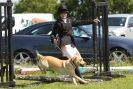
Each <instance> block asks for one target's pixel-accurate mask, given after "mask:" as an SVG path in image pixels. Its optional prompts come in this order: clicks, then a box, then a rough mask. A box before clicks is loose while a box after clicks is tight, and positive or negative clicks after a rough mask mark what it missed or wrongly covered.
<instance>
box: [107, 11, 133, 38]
mask: <svg viewBox="0 0 133 89" xmlns="http://www.w3.org/2000/svg"><path fill="white" fill-rule="evenodd" d="M108 18H109V19H108V21H109V31H110V32H112V33H113V34H114V35H116V36H125V37H132V38H133V36H131V33H132V35H133V14H112V15H109V16H108Z"/></svg>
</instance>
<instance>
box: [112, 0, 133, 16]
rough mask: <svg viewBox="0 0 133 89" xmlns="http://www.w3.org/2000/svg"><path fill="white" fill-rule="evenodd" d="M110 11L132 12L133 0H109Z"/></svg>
mask: <svg viewBox="0 0 133 89" xmlns="http://www.w3.org/2000/svg"><path fill="white" fill-rule="evenodd" d="M109 11H110V13H133V0H109Z"/></svg>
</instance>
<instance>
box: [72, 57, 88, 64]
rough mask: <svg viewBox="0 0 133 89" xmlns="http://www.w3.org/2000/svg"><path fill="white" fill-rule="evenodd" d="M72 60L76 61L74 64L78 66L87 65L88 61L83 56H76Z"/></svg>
mask: <svg viewBox="0 0 133 89" xmlns="http://www.w3.org/2000/svg"><path fill="white" fill-rule="evenodd" d="M71 60H72V62H73V63H74V65H76V66H79V65H81V66H84V65H86V62H85V61H84V60H83V58H81V57H79V56H75V57H73V58H72V59H71Z"/></svg>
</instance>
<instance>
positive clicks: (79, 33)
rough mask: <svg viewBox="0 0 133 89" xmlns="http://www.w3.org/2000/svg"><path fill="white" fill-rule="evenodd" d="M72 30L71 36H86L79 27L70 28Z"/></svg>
mask: <svg viewBox="0 0 133 89" xmlns="http://www.w3.org/2000/svg"><path fill="white" fill-rule="evenodd" d="M72 30H73V32H72V35H73V36H80V37H81V36H83V35H85V34H86V33H85V31H84V30H83V28H82V27H81V26H78V27H72Z"/></svg>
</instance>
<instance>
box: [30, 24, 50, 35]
mask: <svg viewBox="0 0 133 89" xmlns="http://www.w3.org/2000/svg"><path fill="white" fill-rule="evenodd" d="M51 30H52V25H50V24H49V25H43V26H40V27H37V28H35V29H33V30H32V31H31V32H30V33H28V34H29V35H48V33H49V32H50V31H51Z"/></svg>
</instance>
